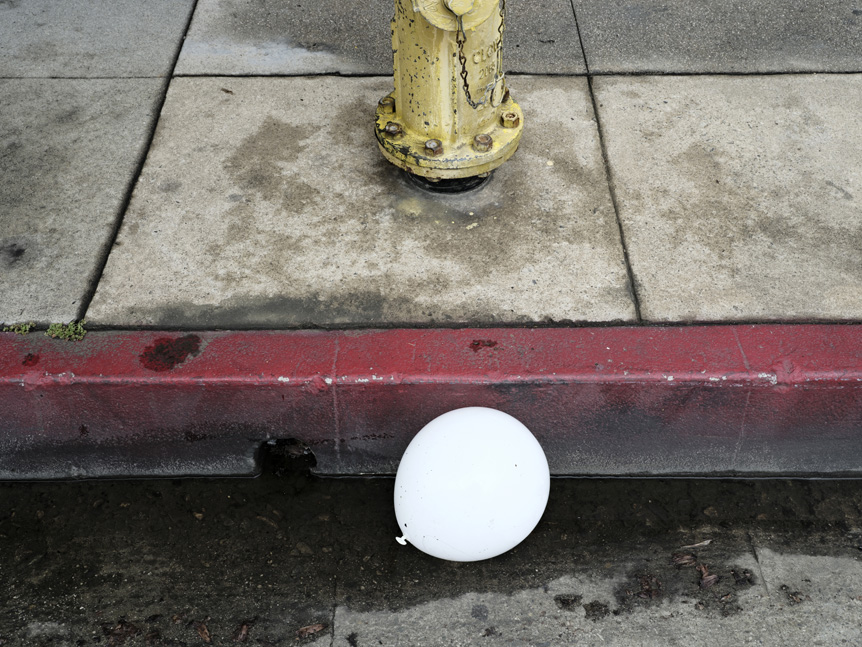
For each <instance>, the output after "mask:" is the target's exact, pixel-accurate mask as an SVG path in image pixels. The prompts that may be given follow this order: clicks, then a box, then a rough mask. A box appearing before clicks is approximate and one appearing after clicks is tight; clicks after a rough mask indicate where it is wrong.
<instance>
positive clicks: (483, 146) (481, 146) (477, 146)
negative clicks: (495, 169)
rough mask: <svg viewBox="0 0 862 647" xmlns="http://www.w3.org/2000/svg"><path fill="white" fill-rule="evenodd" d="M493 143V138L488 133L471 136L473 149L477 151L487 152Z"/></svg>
mask: <svg viewBox="0 0 862 647" xmlns="http://www.w3.org/2000/svg"><path fill="white" fill-rule="evenodd" d="M493 145H494V138H493V137H491V135H489V134H488V133H482V134H481V135H476V136H475V137H474V138H473V149H474V150H475V151H477V152H479V153H487V152H488V151H489V150H491V147H492V146H493Z"/></svg>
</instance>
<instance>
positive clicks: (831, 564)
mask: <svg viewBox="0 0 862 647" xmlns="http://www.w3.org/2000/svg"><path fill="white" fill-rule="evenodd" d="M848 539H849V538H848ZM845 546H846V548H845V550H844V551H843V552H844V553H845V554H844V555H835V554H818V553H819V552H824V553H834V552H836V550H834V549H833V547H828V548H826V549H825V550H824V547H823V546H819V547H815V546H812V548H811V551H810V552H808V551H806V553H804V554H788V553H786V552H784V551H782V552H778V551H776V550H775V549H774V548H768V547H766V546H758V547H757V548H756V550H757V559H758V563H759V564H760V567H761V569H762V573H763V577H764V579H765V584H766V586H767V587H768V589H769V593H770V599H771V601H772V607H771V609H770V615H772V616H774V617H775V619H776V621H778V623H779V626H780V627H781V631H782V633H784V634H785V635H786V636H787V637H788V638H795V639H796V640H799V641H805V644H817V643H824V642H833V643H836V642H841V643H846V644H853V643H857V642H859V640H860V639H862V627H860V623H859V617H860V615H862V585H860V584H859V582H860V581H862V560H860V559H859V557H858V552H859V549H858V548H857V549H856V550H854V547H853V546H852V544H851V543H850V541H847V542H846V544H845ZM835 548H836V549H838V550H839V551H840V547H835ZM853 553H856V554H853Z"/></svg>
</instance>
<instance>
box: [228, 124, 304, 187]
mask: <svg viewBox="0 0 862 647" xmlns="http://www.w3.org/2000/svg"><path fill="white" fill-rule="evenodd" d="M315 132H316V129H315V128H314V126H308V125H306V126H294V125H292V124H288V123H285V122H283V121H279V120H278V119H276V118H275V117H273V116H271V115H270V116H267V117H266V118H265V119H264V121H263V123H262V124H261V126H260V127H259V128H258V129H257V131H256V132H255V133H254V134H252V135H250V136H249V137H246V139H245V140H244V141H243V142H242V143H241V144H240V145H239V146H238V147H237V149H236V151H235V152H234V153H233V154H232V155H231V156H230V157H228V158H227V160H225V162H224V169H225V171H226V172H227V173H228V175H229V176H230V177H231V178H232V179H233V180H234V182H235V183H236V185H237V186H238V187H239V188H240V189H242V190H243V191H248V192H252V193H255V194H257V195H258V196H260V198H262V199H264V200H266V201H268V202H280V201H281V198H282V196H283V195H284V183H283V176H284V170H285V168H286V167H287V165H289V164H290V163H292V162H295V161H296V159H297V157H298V156H299V155H300V154H301V153H302V152H303V151H304V150H305V149H306V148H307V147H308V146H309V141H308V140H309V138H311V137H312V136H313V135H314V133H315Z"/></svg>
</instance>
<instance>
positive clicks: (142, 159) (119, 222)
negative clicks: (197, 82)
mask: <svg viewBox="0 0 862 647" xmlns="http://www.w3.org/2000/svg"><path fill="white" fill-rule="evenodd" d="M197 4H198V0H194V2H193V3H192V7H191V10H190V11H189V16H188V19H187V20H186V25H185V28H184V29H183V37H182V38H181V39H180V40H179V42H178V43H177V46H176V51H175V52H174V59H173V61H172V62H171V67H170V71H169V72H168V73H167V74H165V75H164V76H163V77H161V76H159V77H153V78H161V79H164V83H163V85H162V89H161V96H160V97H159V99H158V101H157V105H156V108H155V110H153V119H152V123H151V124H150V132H149V133H148V135H147V137H146V141H145V142H144V145H143V146H142V147H141V150H140V155H139V158H138V163H137V165H136V167H135V170H134V172H133V173H132V176H131V178H130V179H129V183H128V185H127V186H126V189H125V193H124V195H123V201H122V204H121V205H120V208H119V209H118V210H117V218H116V220H115V222H114V229H113V231H112V232H111V235H110V237H109V239H108V241H107V242H106V243H105V248H104V250H103V251H102V254H101V258H99V260H98V263H97V264H96V269H95V271H94V272H93V277H92V280H91V282H90V286H89V289H88V290H87V292H86V293H85V294H84V297H83V298H82V299H81V307H80V310H79V311H78V319H79V320H83V319H86V316H87V311H88V310H89V309H90V304H91V303H92V302H93V298H94V297H95V296H96V290H97V289H98V287H99V283H100V282H101V280H102V275H103V274H104V273H105V268H106V267H107V265H108V259H109V258H110V256H111V251H112V250H113V249H114V245H115V244H116V242H117V237H118V236H119V234H120V228H121V227H122V226H123V220H124V218H125V215H126V211H127V210H128V208H129V204H130V203H131V201H132V194H133V193H134V191H135V186H136V185H137V183H138V179H139V178H140V176H141V172H142V171H143V170H144V164H145V163H146V161H147V155H149V152H150V149H151V148H152V145H153V139H154V138H155V136H156V130H157V129H158V126H159V120H160V119H161V115H162V109H163V108H164V106H165V100H166V99H167V96H168V89H169V88H170V85H171V79H172V78H173V75H174V70H175V69H176V67H177V62H178V61H179V59H180V53H181V52H182V50H183V43H184V42H185V39H186V35H187V34H188V32H189V28H190V27H191V24H192V19H193V18H194V15H195V10H196V9H197Z"/></svg>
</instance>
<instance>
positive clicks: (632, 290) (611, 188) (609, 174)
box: [587, 68, 644, 324]
mask: <svg viewBox="0 0 862 647" xmlns="http://www.w3.org/2000/svg"><path fill="white" fill-rule="evenodd" d="M588 69H589V68H588ZM587 85H588V87H589V89H590V100H591V101H592V102H593V114H594V115H595V118H596V130H597V132H598V135H599V146H600V147H601V150H602V161H603V163H604V166H605V178H606V179H607V182H608V192H609V193H610V196H611V202H612V203H613V205H614V216H615V217H616V220H617V228H618V229H619V234H620V245H621V246H622V248H623V258H624V259H625V264H626V274H627V276H628V287H629V294H630V295H631V299H632V303H633V304H634V307H635V316H636V317H637V322H638V323H639V324H642V323H644V319H643V316H642V315H641V304H640V297H639V296H638V290H637V283H636V281H635V274H634V269H633V268H632V263H631V258H630V256H629V249H628V245H627V244H626V232H625V228H624V227H623V222H622V219H621V218H620V208H619V203H618V201H617V191H616V186H615V185H614V176H613V171H612V169H611V163H610V157H609V156H608V147H607V142H606V141H605V134H604V131H603V129H602V119H601V116H600V115H599V102H598V101H597V100H596V93H595V91H594V90H593V77H592V76H591V75H590V76H587Z"/></svg>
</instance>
